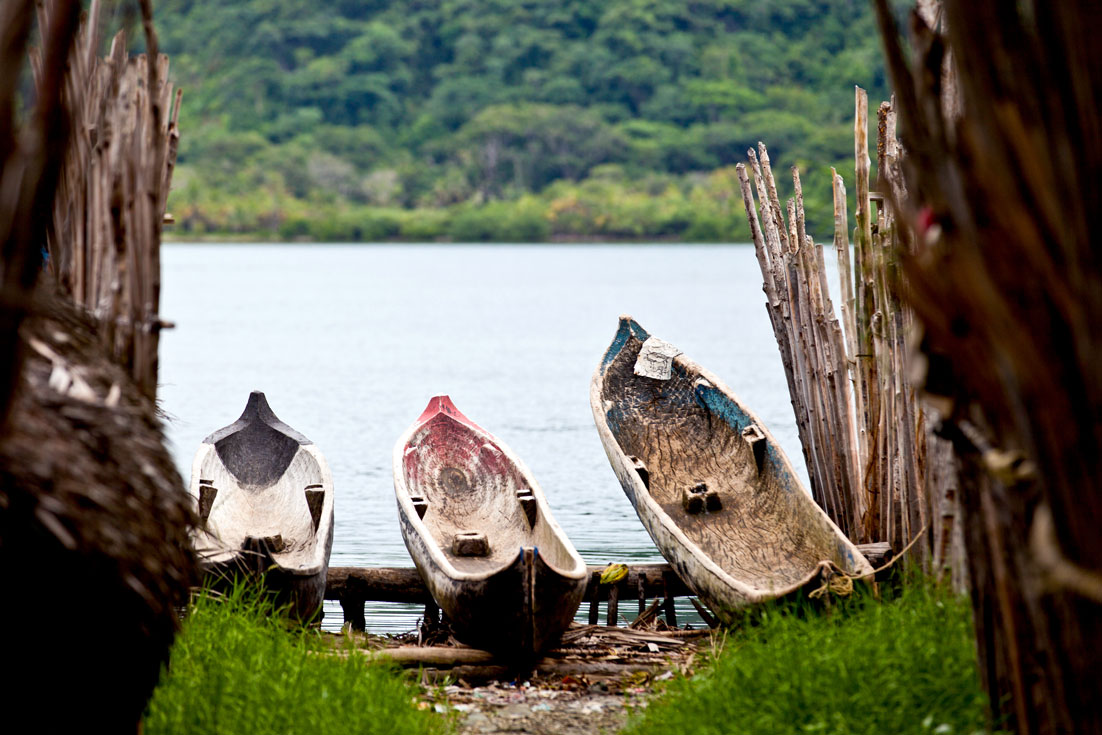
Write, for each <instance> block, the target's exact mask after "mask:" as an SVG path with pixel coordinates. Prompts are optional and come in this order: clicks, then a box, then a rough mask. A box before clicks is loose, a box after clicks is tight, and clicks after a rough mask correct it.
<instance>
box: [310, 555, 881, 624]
mask: <svg viewBox="0 0 1102 735" xmlns="http://www.w3.org/2000/svg"><path fill="white" fill-rule="evenodd" d="M857 548H858V549H860V550H861V552H862V553H863V554H864V555H865V557H866V558H867V559H868V560H869V562H870V563H871V564H872V565H873V566H874V567H876V568H879V567H880V566H882V565H883V564H885V563H887V562H888V561H890V560H891V558H892V552H891V549H890V547H889V546H888V544H865V545H863V546H858V547H857ZM604 570H605V567H603V566H590V567H589V584H588V585H587V586H586V589H585V596H584V597H583V598H582V601H583V603H585V602H588V603H589V624H590V625H596V624H597V622H598V615H599V605H600V603H602V602H607V603H608V610H607V614H606V618H605V622H606V625H608V626H616V625H617V624H618V621H619V608H620V604H621V603H624V604H630V602H631V601H632V600H634V601H636V603H637V605H638V615H640V616H642V615H648V616H649V615H657V614H658V613H659V611H661V612H662V614H664V615H665V618H666V624H667V625H669V626H670V627H671V628H676V627H677V614H676V612H675V611H674V600H675V599H676V598H678V597H689V598H690V599H691V600H692V602H693V603H694V606H695V607H696V608H697V611H698V612H699V613H700V615H701V617H702V618H704V620H705V622H707V623H708V624H709V625H714V622H715V621H714V620H712V619H711V614H710V613H709V612H708V611H707V609H705V608H703V607H702V606H701V605H699V604H698V603H696V598H695V597H694V596H693V592H692V590H690V589H689V587H688V585H686V584H685V582H684V581H683V580H682V579H681V577H679V576H678V575H677V572H675V571H674V570H673V568H671V567H670V565H669V564H631V565H628V572H627V574H626V575H625V576H624V577H623V578H621V579H620V580H619V581H617V582H614V583H611V584H601V582H600V580H601V572H603V571H604ZM326 582H327V583H326V589H325V599H327V600H336V601H339V602H340V604H341V610H343V611H344V622H345V624H346V625H348V626H350V627H351V628H352V630H356V631H362V630H364V629H365V628H366V627H367V625H366V624H367V621H366V620H365V618H364V604H365V603H366V602H367V601H368V600H371V601H373V602H404V603H409V604H414V605H424V606H425V618H426V620H436V619H438V616H439V609H438V608H437V607H436V603H435V602H433V599H432V597H431V596H430V595H429V592H428V589H427V588H426V587H425V585H424V583H423V582H422V581H421V575H420V574H418V572H417V570H416V569H415V568H413V567H330V568H329V576H328V577H327V580H326ZM648 601H650V602H649V604H648Z"/></svg>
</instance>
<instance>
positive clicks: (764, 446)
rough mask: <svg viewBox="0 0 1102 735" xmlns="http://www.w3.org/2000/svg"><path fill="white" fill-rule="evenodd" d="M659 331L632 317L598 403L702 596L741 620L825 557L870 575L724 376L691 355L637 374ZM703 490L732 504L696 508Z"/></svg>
mask: <svg viewBox="0 0 1102 735" xmlns="http://www.w3.org/2000/svg"><path fill="white" fill-rule="evenodd" d="M649 336H650V335H648V334H647V332H646V330H644V329H643V328H642V327H641V326H639V325H638V324H637V323H636V322H635V321H633V320H632V319H631V318H630V317H622V318H621V321H620V327H619V330H618V331H617V334H616V337H615V338H614V339H613V341H612V344H611V346H610V347H609V349H608V351H607V352H606V353H605V356H604V359H603V360H602V361H601V364H600V366H599V367H598V368H597V371H596V372H595V374H594V377H593V381H592V383H591V386H590V404H591V407H592V409H593V417H594V421H595V423H596V425H597V430H598V433H599V434H600V436H601V442H602V444H603V445H604V448H605V453H606V454H607V455H608V458H609V462H610V464H611V465H612V468H613V470H614V471H615V472H616V476H617V478H618V479H619V480H620V484H621V486H622V487H623V489H624V493H625V494H626V495H627V497H628V500H629V501H630V502H631V504H632V506H633V507H634V508H635V511H636V513H637V514H638V516H639V519H640V521H641V522H642V523H643V526H644V527H645V528H646V529H647V532H648V533H650V536H651V538H652V539H653V540H654V543H655V545H656V546H657V547H658V549H659V551H660V552H661V553H662V555H663V556H664V557H665V558H666V560H667V561H669V563H670V565H671V566H672V567H673V568H674V569H675V570H676V571H677V573H678V575H680V576H681V578H682V579H684V580H685V582H686V584H687V585H688V586H689V587H690V588H691V589H692V590H693V591H694V592H695V593H696V594H697V596H698V597H699V598H700V599H701V600H702V601H703V602H704V603H705V604H706V605H708V607H709V608H710V609H711V610H712V611H713V612H714V613H715V614H716V616H717V617H718V618H719V619H720V620H722V621H724V622H726V623H731V622H734V620H735V619H736V618H737V616H738V613H739V611H740V610H742V609H744V608H746V607H748V606H750V605H754V604H758V603H761V602H765V601H768V600H773V599H777V598H780V597H784V596H786V595H789V594H791V593H793V592H795V591H797V590H799V589H801V588H803V587H805V586H806V585H808V584H811V583H814V582H815V581H816V580H817V579H818V578H819V576H820V573H821V568H822V567H821V562H830V563H832V564H834V565H836V566H837V567H839V568H840V569H842V570H843V571H845V572H847V573H851V574H864V573H867V572H870V571H871V567H870V566H869V564H868V562H867V561H866V560H865V558H864V557H863V556H862V554H861V553H860V552H859V551H858V550H857V548H856V547H855V546H854V545H853V544H852V543H851V542H850V541H849V540H848V539H847V538H846V537H845V536H844V535H843V534H842V533H841V531H840V530H839V529H838V527H837V526H835V525H834V523H833V522H831V520H830V519H829V517H827V515H826V514H825V513H824V512H823V511H822V509H821V508H819V506H818V505H816V504H815V502H814V501H813V500H812V498H811V495H810V494H809V493H808V492H807V491H806V490H805V489H804V488H803V487H802V484H801V483H800V481H799V479H798V477H797V475H796V473H795V471H794V470H793V468H792V466H791V464H790V463H789V461H788V459H787V457H785V455H784V453H783V451H782V450H781V448H780V446H779V445H778V444H777V443H776V441H775V440H774V439H773V437H772V436H771V435H770V434H769V432H768V430H766V429H765V427H764V425H763V424H762V423H761V421H759V420H758V419H757V417H756V416H754V414H753V413H751V412H750V411H749V410H748V409H746V408H745V407H744V406H743V405H742V404H741V403H740V402H739V401H738V399H737V398H736V397H735V396H734V394H733V393H732V392H731V391H730V389H729V388H727V387H726V386H725V385H724V384H723V383H722V381H720V380H719V379H718V378H717V377H716V376H715V375H713V374H712V373H710V372H708V371H707V370H705V369H704V368H703V367H701V366H700V365H697V364H696V363H694V362H692V361H691V360H689V359H688V358H686V357H685V356H684V355H681V354H677V356H676V357H674V358H672V360H671V362H670V364H669V366H668V369H669V374H670V377H669V378H668V379H659V378H651V377H645V376H641V375H636V374H635V364H636V362H637V360H638V358H639V355H640V352H641V350H642V347H643V344H644V343H645V342H646V340H647V339H648V338H649ZM743 432H750V434H751V436H752V437H754V439H755V441H753V442H751V441H750V440H748V439H747V438H746V437H744V436H743ZM755 449H756V453H755ZM702 487H703V488H707V489H708V490H709V491H713V492H714V493H715V494H716V495H717V497H718V498H719V501H720V502H721V503H722V507H721V508H720V509H718V510H716V511H715V512H712V511H707V512H704V511H700V510H698V511H696V512H690V510H689V509H688V508H687V507H686V495H687V494H688V492H689V491H690V489H691V488H702Z"/></svg>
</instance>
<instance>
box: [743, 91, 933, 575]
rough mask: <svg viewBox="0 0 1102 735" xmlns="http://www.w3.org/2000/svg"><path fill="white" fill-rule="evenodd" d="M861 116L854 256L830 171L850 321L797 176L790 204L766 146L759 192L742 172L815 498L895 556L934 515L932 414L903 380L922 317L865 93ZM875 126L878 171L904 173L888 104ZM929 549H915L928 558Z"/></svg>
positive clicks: (860, 94)
mask: <svg viewBox="0 0 1102 735" xmlns="http://www.w3.org/2000/svg"><path fill="white" fill-rule="evenodd" d="M854 117H855V123H854V168H855V179H856V186H855V189H856V194H857V197H856V198H857V202H856V211H855V218H854V219H855V222H856V227H855V230H854V244H855V248H854V254H853V258H851V257H850V246H849V240H848V230H849V227H848V213H847V201H846V187H845V184H844V183H843V181H842V178H841V177H840V176H839V175H838V174H837V172H836V171H834V170H832V172H831V173H832V177H831V187H832V193H833V196H834V233H833V234H834V247H835V250H836V252H837V255H838V264H839V271H840V273H839V278H840V295H841V304H840V311H841V318H839V316H838V314H837V313H836V310H835V305H834V303H833V301H832V299H831V297H830V290H829V287H828V284H827V278H826V272H825V271H826V268H825V261H824V255H823V249H822V246H820V245H817V244H816V243H815V241H814V239H813V238H812V237H810V235H809V234H808V232H807V226H806V218H805V212H804V206H803V188H802V183H801V180H800V175H799V171H798V170H796V169H793V171H792V174H793V176H792V181H793V191H794V196H793V198H791V199H789V200H788V201H787V202H786V206H785V208H784V209H782V208H781V205H780V197H779V195H778V193H777V187H776V182H775V181H774V179H773V176H772V171H771V168H770V165H769V158H768V151H767V150H766V148H765V146H764V145H763V144H759V146H758V150H757V152H756V153H755V151H753V150H751V151H748V158H749V164H750V168H751V169H752V171H753V185H752V184H751V180H750V176H749V175H748V170H747V167H746V166H745V165H742V164H740V165H739V166H738V167H737V170H738V173H739V182H740V187H741V190H742V196H743V203H744V205H745V207H746V212H747V217H748V222H749V223H750V230H751V235H752V237H753V239H754V245H755V250H756V254H757V256H758V265H759V267H760V269H761V271H762V279H763V283H764V290H765V293H766V296H767V311H768V313H769V317H770V323H771V325H772V326H773V331H774V335H775V337H776V339H777V344H778V347H779V349H780V352H781V357H782V363H783V364H784V367H785V372H786V379H787V381H788V386H789V392H790V397H791V400H792V406H793V412H794V415H795V417H796V425H797V428H798V430H799V433H800V441H801V444H802V446H803V450H804V456H805V459H806V460H807V465H808V474H809V476H810V478H811V484H812V492H813V495H814V497H815V499H816V501H818V502H819V503H820V504H821V505H822V506H823V508H824V509H825V510H826V511H827V513H828V514H829V515H830V516H831V518H832V519H833V520H834V521H835V523H837V524H838V526H839V527H840V528H841V529H842V530H843V532H845V533H847V534H848V535H850V536H851V537H852V538H853V539H854V540H855V541H857V542H859V543H868V542H884V543H888V544H889V545H890V547H891V548H894V549H897V550H898V549H902V548H903V547H905V546H907V545H908V544H909V543H910V541H911V540H912V538H913V536H914V535H915V534H917V533H918V532H920V530H921V529H923V528H924V527H925V526H926V524H927V522H928V521H929V520H930V519H931V516H932V513H931V512H930V511H929V500H928V494H927V490H926V478H927V477H928V475H929V473H928V472H927V471H926V468H925V462H926V458H927V451H926V437H925V434H924V432H925V426H926V423H925V417H924V414H923V413H922V411H921V409H920V407H919V406H918V403H917V400H918V399H917V395H916V393H915V391H914V389H913V388H912V387H911V386H910V385H909V384H908V382H907V380H906V375H907V372H908V362H907V360H908V358H907V331H908V329H909V328H910V325H911V323H912V322H913V316H912V315H911V314H910V313H909V311H908V310H907V309H906V308H904V306H903V304H902V302H901V301H900V299H899V297H898V295H897V288H898V282H899V276H898V262H897V257H896V253H897V252H899V251H900V250H901V249H902V248H905V247H907V245H908V244H907V243H905V242H903V241H902V240H901V239H900V237H899V234H898V231H897V228H896V227H895V224H894V219H893V214H892V213H891V212H890V210H888V209H887V208H886V207H884V206H883V205H882V204H881V205H880V206H878V207H876V208H875V209H874V207H873V203H874V202H878V203H879V202H882V201H883V196H882V195H880V194H874V193H873V192H872V191H871V190H870V181H869V180H870V168H871V161H870V158H869V150H868V149H869V146H868V123H869V121H868V100H867V96H866V94H865V92H864V90H862V89H860V88H857V89H856V91H855V115H854ZM877 131H878V136H877V158H878V164H879V170H880V171H881V172H889V171H891V172H897V171H898V168H899V162H898V158H899V156H900V155H901V150H900V147H899V145H898V141H896V140H895V122H894V115H893V112H892V106H891V105H890V104H885V105H882V106H881V108H880V110H879V113H878V127H877ZM898 185H901V182H898V183H897V184H894V185H891V187H890V188H891V190H892V191H893V192H894V191H895V190H896V187H897V186H898ZM882 188H889V185H888V184H885V185H884V187H882ZM755 190H756V191H755ZM755 193H756V194H757V200H756V201H755V196H754V195H755ZM759 213H760V217H759ZM929 544H930V542H929V541H927V545H926V546H917V547H913V548H918V549H919V551H918V552H917V553H918V556H919V557H920V558H926V557H927V556H928V554H927V549H928V548H929Z"/></svg>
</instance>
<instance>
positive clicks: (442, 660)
mask: <svg viewBox="0 0 1102 735" xmlns="http://www.w3.org/2000/svg"><path fill="white" fill-rule="evenodd" d="M372 657H373V658H385V659H387V660H390V661H393V662H394V663H396V664H398V665H400V666H405V667H415V666H460V665H470V664H488V663H490V662H492V661H493V660H494V655H493V654H492V653H490V652H489V651H482V650H479V649H477V648H458V647H456V648H451V647H446V646H410V647H403V648H384V649H382V650H379V651H375V652H374V653H372Z"/></svg>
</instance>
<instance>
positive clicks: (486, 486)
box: [402, 399, 578, 576]
mask: <svg viewBox="0 0 1102 735" xmlns="http://www.w3.org/2000/svg"><path fill="white" fill-rule="evenodd" d="M445 400H446V399H445ZM448 407H450V410H448ZM431 411H433V409H432V407H431V405H430V409H429V410H428V411H426V413H430V412H431ZM402 472H403V474H404V479H405V486H406V489H407V491H408V493H409V495H410V497H413V498H422V499H423V501H424V503H425V507H424V515H423V516H422V517H421V521H422V523H423V524H424V527H425V529H426V530H427V532H428V534H429V535H430V536H431V537H432V541H433V542H434V543H435V545H436V546H438V547H439V549H440V551H441V552H442V553H443V554H444V557H445V559H446V560H447V563H448V564H450V565H451V566H452V567H453V568H454V569H455V570H457V571H459V572H461V573H465V574H476V575H487V576H488V575H492V574H494V573H495V572H497V571H500V570H502V569H505V568H507V567H508V566H510V565H511V564H513V563H514V562H515V561H516V559H517V554H518V553H519V552H520V550H521V549H522V548H524V547H535V548H537V549H538V550H539V555H540V557H541V558H542V559H543V560H544V562H546V563H547V564H548V565H549V566H551V567H552V568H553V569H555V570H558V571H561V572H570V571H571V570H573V569H574V568H575V567H577V566H578V559H577V558H576V556H575V554H574V553H573V551H572V549H568V548H567V547H566V545H565V544H564V543H563V541H562V539H561V538H559V536H558V534H557V533H556V529H555V528H554V527H553V526H552V525H551V524H549V523H548V522H547V519H546V518H545V517H544V514H545V512H546V511H545V510H544V508H545V506H543V505H542V503H537V501H536V499H535V498H533V499H532V500H531V501H523V500H522V498H524V497H526V496H529V495H532V492H533V490H532V487H531V483H529V482H528V480H527V479H526V478H525V476H524V474H523V472H522V471H521V470H520V468H518V467H517V465H516V464H514V462H513V461H512V460H511V459H510V458H509V456H508V455H507V454H506V453H505V452H504V451H503V450H502V448H501V447H500V446H499V444H498V443H497V442H496V441H495V440H494V438H493V437H492V436H490V435H489V434H488V433H486V432H485V431H483V430H482V429H479V428H478V427H477V426H475V425H474V424H472V423H470V421H469V420H468V419H466V418H465V417H464V416H463V415H462V414H460V413H459V412H458V410H456V409H455V407H454V406H452V405H451V402H450V401H448V402H447V404H446V406H445V408H444V410H439V412H437V413H435V415H433V416H431V418H428V419H427V420H425V422H424V423H423V424H421V425H420V426H419V427H418V428H417V429H416V430H415V431H414V432H413V434H412V435H411V436H410V439H409V440H408V441H407V442H406V444H405V446H404V447H403V450H402ZM525 504H527V505H528V509H527V510H526V508H525ZM529 514H531V515H532V522H530V521H529ZM470 533H480V534H484V535H485V538H486V541H487V542H488V553H487V554H485V555H480V556H466V555H457V554H455V553H453V552H454V543H455V539H456V536H459V535H461V534H470Z"/></svg>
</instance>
